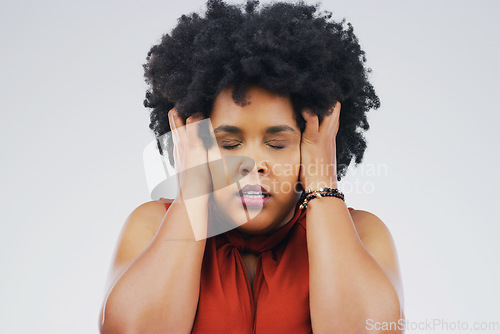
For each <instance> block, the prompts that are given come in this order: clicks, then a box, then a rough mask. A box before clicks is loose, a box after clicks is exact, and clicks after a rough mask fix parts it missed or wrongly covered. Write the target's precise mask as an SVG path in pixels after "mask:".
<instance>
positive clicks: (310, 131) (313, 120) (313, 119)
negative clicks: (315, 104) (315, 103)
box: [302, 108, 319, 139]
mask: <svg viewBox="0 0 500 334" xmlns="http://www.w3.org/2000/svg"><path fill="white" fill-rule="evenodd" d="M302 117H303V118H304V120H305V121H306V128H305V129H304V133H303V134H302V136H303V138H305V139H313V138H316V137H317V135H318V129H319V120H318V115H316V114H314V113H313V112H312V111H311V109H309V108H306V109H304V110H302Z"/></svg>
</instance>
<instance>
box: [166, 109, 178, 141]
mask: <svg viewBox="0 0 500 334" xmlns="http://www.w3.org/2000/svg"><path fill="white" fill-rule="evenodd" d="M175 113H176V110H175V107H174V108H172V109H170V111H169V112H168V123H169V124H170V132H171V133H172V140H173V141H174V144H176V145H177V143H178V142H179V136H178V134H177V129H176V127H175V121H174V114H175Z"/></svg>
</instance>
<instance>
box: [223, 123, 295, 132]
mask: <svg viewBox="0 0 500 334" xmlns="http://www.w3.org/2000/svg"><path fill="white" fill-rule="evenodd" d="M285 131H286V132H291V133H296V132H297V131H295V130H294V129H293V128H292V127H290V126H288V125H285V124H281V125H274V126H270V127H268V128H267V129H266V133H278V132H285ZM219 132H229V133H242V132H243V130H241V129H240V128H239V127H237V126H234V125H221V126H218V127H217V128H216V129H215V130H214V133H219Z"/></svg>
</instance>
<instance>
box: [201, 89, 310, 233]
mask: <svg viewBox="0 0 500 334" xmlns="http://www.w3.org/2000/svg"><path fill="white" fill-rule="evenodd" d="M246 96H247V101H248V102H250V104H247V105H245V106H244V107H241V106H238V105H237V104H235V103H234V101H233V99H232V97H231V88H227V89H225V90H223V91H222V92H221V93H220V94H219V95H218V96H217V98H216V99H215V101H214V105H213V109H212V114H211V116H210V120H211V122H212V127H213V129H214V134H215V137H216V139H217V144H218V146H219V150H220V153H221V157H222V159H223V162H224V165H225V166H224V168H220V164H219V168H215V169H214V168H212V167H213V166H215V165H211V172H212V179H213V182H214V189H219V190H216V191H215V192H214V200H215V204H216V209H217V211H218V213H219V215H220V216H221V217H223V218H224V219H225V220H226V221H228V222H230V223H231V224H235V225H236V226H237V227H238V229H239V230H240V231H242V232H245V233H248V234H261V233H267V232H269V231H272V230H274V229H276V228H279V227H281V226H283V225H285V224H286V223H287V222H288V221H289V220H290V219H291V218H292V217H293V214H294V209H295V205H296V204H297V201H298V199H299V197H300V194H301V188H300V187H299V186H298V180H299V171H300V142H301V132H300V129H299V128H298V126H297V123H296V121H295V115H294V112H293V106H292V103H291V101H290V99H289V98H284V97H281V96H279V95H276V94H274V93H272V92H270V91H268V90H266V89H264V88H262V87H259V86H250V87H249V88H248V90H247V94H246ZM224 169H225V170H224ZM250 185H254V186H256V185H257V186H259V185H260V186H261V187H263V188H264V189H265V191H267V192H268V194H266V196H265V197H264V198H261V194H259V193H258V192H257V193H255V192H254V193H252V192H251V191H252V189H251V188H249V187H248V186H250ZM245 186H247V187H246V188H244V187H245ZM257 188H258V187H257ZM253 190H254V191H255V189H253ZM263 192H264V191H263ZM242 194H243V196H241V195H242ZM242 224H244V225H242ZM233 226H234V225H233Z"/></svg>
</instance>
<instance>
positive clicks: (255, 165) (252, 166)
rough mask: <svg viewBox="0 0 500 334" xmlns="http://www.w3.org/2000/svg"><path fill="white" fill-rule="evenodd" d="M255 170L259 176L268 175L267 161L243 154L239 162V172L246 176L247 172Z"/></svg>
mask: <svg viewBox="0 0 500 334" xmlns="http://www.w3.org/2000/svg"><path fill="white" fill-rule="evenodd" d="M255 170H257V172H258V173H259V176H267V175H269V170H270V169H269V163H268V162H267V161H263V160H257V159H252V158H250V157H248V156H244V157H242V159H241V163H240V166H239V173H240V175H242V176H246V175H248V174H249V173H252V172H254V171H255Z"/></svg>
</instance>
